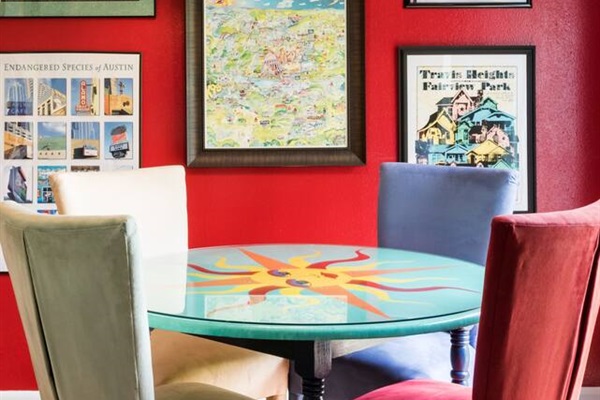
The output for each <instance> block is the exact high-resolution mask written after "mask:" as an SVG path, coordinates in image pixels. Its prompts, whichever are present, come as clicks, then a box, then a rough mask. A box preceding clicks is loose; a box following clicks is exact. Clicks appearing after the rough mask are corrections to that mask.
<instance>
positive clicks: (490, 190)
mask: <svg viewBox="0 0 600 400" xmlns="http://www.w3.org/2000/svg"><path fill="white" fill-rule="evenodd" d="M517 181H518V180H517V176H516V173H515V172H513V171H509V170H500V169H489V168H461V167H441V166H431V165H415V164H406V163H384V164H382V166H381V175H380V187H379V205H378V207H379V208H378V242H379V246H381V247H391V248H398V249H405V250H412V251H422V252H429V253H435V254H439V255H443V256H448V257H454V258H458V259H462V260H466V261H470V262H474V263H478V264H481V265H482V266H483V265H484V264H485V258H486V253H487V247H488V243H489V238H490V224H491V220H492V218H493V217H494V216H496V215H501V214H512V212H513V205H514V203H515V199H516V189H517ZM471 342H472V343H473V344H474V343H475V337H472V341H471ZM374 343H379V344H376V345H373V344H374ZM369 346H370V347H369ZM365 347H366V348H365ZM357 349H358V350H357ZM333 352H334V357H336V356H337V357H336V358H335V359H334V360H333V367H332V371H331V374H330V375H329V376H328V378H327V392H326V398H327V400H346V399H353V398H355V397H357V396H359V395H361V394H363V393H366V392H368V391H371V390H373V389H375V388H378V387H382V386H385V385H389V384H391V383H394V382H399V381H404V380H408V379H415V378H431V379H437V380H442V381H450V370H451V364H450V336H449V334H448V333H446V332H438V333H431V334H424V335H416V336H407V337H401V338H394V339H388V340H384V341H379V342H374V341H364V340H363V341H341V342H336V343H334V345H333ZM471 353H473V352H471ZM470 364H471V365H470V369H471V371H472V366H473V365H472V364H473V363H472V362H471V363H470ZM297 390H298V389H297V381H296V377H295V375H294V374H293V373H292V378H291V382H290V391H291V392H292V393H297Z"/></svg>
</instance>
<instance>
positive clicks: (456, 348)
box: [450, 328, 470, 386]
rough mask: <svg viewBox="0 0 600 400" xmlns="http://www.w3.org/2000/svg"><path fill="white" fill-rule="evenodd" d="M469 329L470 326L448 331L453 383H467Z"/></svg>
mask: <svg viewBox="0 0 600 400" xmlns="http://www.w3.org/2000/svg"><path fill="white" fill-rule="evenodd" d="M469 331H470V328H458V329H454V330H452V331H450V342H451V343H452V346H451V347H450V362H451V363H452V371H451V372H450V376H451V377H452V382H453V383H458V384H459V385H465V386H466V385H467V383H468V380H469Z"/></svg>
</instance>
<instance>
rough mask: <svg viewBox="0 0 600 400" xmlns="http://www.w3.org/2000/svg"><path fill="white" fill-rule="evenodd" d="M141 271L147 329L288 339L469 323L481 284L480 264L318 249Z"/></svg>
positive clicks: (247, 251)
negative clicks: (148, 327) (146, 308)
mask: <svg viewBox="0 0 600 400" xmlns="http://www.w3.org/2000/svg"><path fill="white" fill-rule="evenodd" d="M143 266H144V268H143V270H144V279H145V285H146V294H147V303H148V309H149V321H150V326H151V327H153V328H162V329H170V330H176V331H181V332H188V333H196V334H204V335H218V336H225V337H245V338H255V339H289V340H292V339H293V340H298V339H307V340H309V339H310V340H315V339H317V340H318V339H323V340H325V339H349V338H366V337H385V336H398V335H408V334H416V333H425V332H433V331H439V330H449V329H454V328H457V327H461V326H466V325H469V324H473V323H476V322H477V320H478V318H479V308H480V305H481V295H482V288H483V276H484V269H483V268H482V267H481V266H479V265H475V264H472V263H468V262H465V261H461V260H456V259H452V258H447V257H441V256H436V255H432V254H425V253H416V252H409V251H403V250H395V249H386V248H375V247H361V246H346V245H322V244H265V245H246V246H243V245H240V246H222V247H207V248H198V249H192V250H190V251H189V252H188V253H187V254H174V255H170V256H165V257H161V258H155V259H149V260H144V261H143Z"/></svg>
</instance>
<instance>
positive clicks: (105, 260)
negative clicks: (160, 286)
mask: <svg viewBox="0 0 600 400" xmlns="http://www.w3.org/2000/svg"><path fill="white" fill-rule="evenodd" d="M0 243H2V247H3V249H4V256H5V259H6V264H7V266H8V270H9V273H10V278H11V282H12V284H13V287H14V292H15V296H16V300H17V305H18V308H19V314H20V316H21V319H22V321H23V326H24V328H25V335H26V338H27V343H28V347H29V350H30V353H31V357H32V361H33V366H34V372H35V376H36V380H37V382H38V387H39V390H40V394H41V396H42V398H43V399H45V400H47V399H53V400H58V399H107V400H108V399H144V400H151V399H153V398H154V397H153V396H154V392H153V390H154V389H153V382H152V364H151V355H150V339H149V333H148V322H147V316H146V308H145V304H144V298H143V292H142V285H141V283H140V281H141V279H140V270H139V255H138V252H139V249H138V236H137V230H136V225H135V222H134V220H133V219H132V218H131V217H126V216H103V217H65V216H48V215H41V214H35V213H32V212H30V211H27V210H25V209H24V208H23V207H22V206H19V205H16V204H15V203H13V202H3V203H0Z"/></svg>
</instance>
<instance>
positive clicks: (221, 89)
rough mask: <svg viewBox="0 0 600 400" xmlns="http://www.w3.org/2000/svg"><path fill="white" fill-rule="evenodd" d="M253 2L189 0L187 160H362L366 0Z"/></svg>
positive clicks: (226, 163) (207, 163)
mask: <svg viewBox="0 0 600 400" xmlns="http://www.w3.org/2000/svg"><path fill="white" fill-rule="evenodd" d="M257 4H258V5H257V6H256V7H257V8H255V9H248V8H244V9H242V8H240V7H236V6H235V3H230V2H221V1H219V2H218V4H217V2H198V1H196V0H186V66H187V71H186V83H187V85H186V89H187V93H186V96H187V165H188V166H189V167H249V166H312V165H363V164H364V163H365V159H366V149H365V146H366V145H365V100H364V98H365V76H364V0H353V1H351V2H350V1H346V2H341V3H336V2H334V3H332V2H331V1H321V0H319V1H318V2H310V3H309V2H306V3H305V4H304V5H303V6H302V7H304V8H303V9H283V10H282V9H269V8H267V7H266V6H265V5H266V4H270V2H263V3H257ZM317 4H321V5H322V6H321V8H317V7H316V5H317ZM332 4H334V5H332ZM273 7H274V6H273ZM242 21H243V23H242ZM229 22H231V24H230V23H229ZM207 25H208V26H207ZM215 54H217V55H215Z"/></svg>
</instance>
